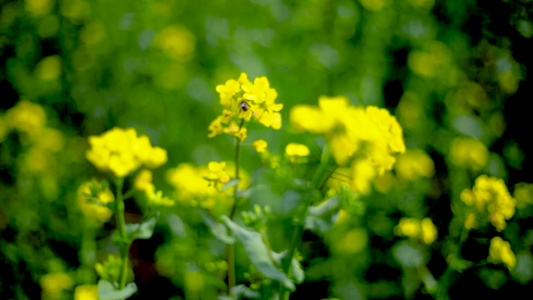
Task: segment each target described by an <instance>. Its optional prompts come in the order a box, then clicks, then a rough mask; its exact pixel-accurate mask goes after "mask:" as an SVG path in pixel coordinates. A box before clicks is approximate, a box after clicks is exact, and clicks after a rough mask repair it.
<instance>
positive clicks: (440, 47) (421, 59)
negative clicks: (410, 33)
mask: <svg viewBox="0 0 533 300" xmlns="http://www.w3.org/2000/svg"><path fill="white" fill-rule="evenodd" d="M450 59H451V54H450V50H449V48H448V47H447V46H446V45H445V44H443V43H441V42H433V43H432V44H431V45H430V46H429V49H427V51H419V50H413V51H411V52H410V53H409V58H408V60H407V64H408V66H409V69H411V71H412V72H413V73H415V74H417V75H420V76H423V77H436V76H437V75H440V74H441V72H440V70H441V68H442V67H444V66H447V65H448V62H449V61H450Z"/></svg>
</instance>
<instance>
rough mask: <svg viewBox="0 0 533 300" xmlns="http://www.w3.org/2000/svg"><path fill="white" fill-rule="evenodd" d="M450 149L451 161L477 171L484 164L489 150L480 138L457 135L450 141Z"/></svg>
mask: <svg viewBox="0 0 533 300" xmlns="http://www.w3.org/2000/svg"><path fill="white" fill-rule="evenodd" d="M451 144H452V146H451V149H450V159H451V163H452V164H454V165H457V166H463V167H467V168H469V169H471V170H474V171H478V170H480V169H481V168H482V167H483V166H485V164H486V162H487V160H488V157H489V151H488V150H487V147H486V146H485V144H483V143H482V142H481V141H480V140H477V139H474V138H470V137H459V138H455V139H454V140H453V141H452V143H451Z"/></svg>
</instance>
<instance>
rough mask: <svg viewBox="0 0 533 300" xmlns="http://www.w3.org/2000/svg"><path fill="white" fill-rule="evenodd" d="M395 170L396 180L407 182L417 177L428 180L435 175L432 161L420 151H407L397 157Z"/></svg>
mask: <svg viewBox="0 0 533 300" xmlns="http://www.w3.org/2000/svg"><path fill="white" fill-rule="evenodd" d="M395 169H396V174H397V175H398V178H399V179H403V180H407V181H410V180H415V179H417V178H419V177H426V178H430V177H432V176H433V174H434V173H435V165H434V164H433V160H432V159H431V157H429V155H427V153H426V152H424V151H423V150H420V149H408V150H407V151H406V152H405V153H403V154H402V155H400V156H398V158H397V160H396V164H395Z"/></svg>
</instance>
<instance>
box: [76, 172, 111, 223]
mask: <svg viewBox="0 0 533 300" xmlns="http://www.w3.org/2000/svg"><path fill="white" fill-rule="evenodd" d="M93 184H94V183H93V182H85V183H83V184H82V185H81V186H80V188H79V189H78V196H77V198H78V205H79V207H80V209H81V212H82V213H83V214H84V215H85V217H86V218H87V219H88V220H89V221H90V222H91V223H93V224H101V223H105V222H107V221H108V220H109V218H111V216H112V215H113V211H112V210H111V209H109V208H108V207H106V206H105V204H108V203H111V202H113V201H115V196H114V195H113V193H112V192H111V191H110V190H109V189H104V190H102V191H100V192H99V193H98V194H97V195H94V196H96V199H94V201H96V202H99V203H100V204H97V203H93V202H91V200H90V199H89V197H90V196H89V195H91V186H92V185H93Z"/></svg>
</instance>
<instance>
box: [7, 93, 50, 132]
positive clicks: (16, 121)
mask: <svg viewBox="0 0 533 300" xmlns="http://www.w3.org/2000/svg"><path fill="white" fill-rule="evenodd" d="M5 120H6V122H7V124H8V125H9V126H10V127H12V128H15V129H16V130H18V131H20V132H23V133H25V134H28V135H29V136H30V137H35V136H37V134H38V133H39V132H40V131H41V129H43V127H44V125H45V123H46V113H45V112H44V109H43V108H42V107H41V106H40V105H38V104H34V103H31V102H28V101H25V100H22V101H19V102H18V103H17V104H16V105H15V106H14V107H12V108H10V109H9V110H8V111H7V112H6V115H5Z"/></svg>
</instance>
